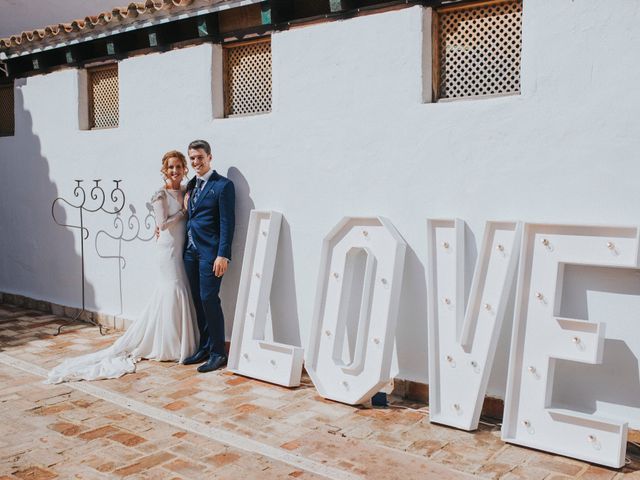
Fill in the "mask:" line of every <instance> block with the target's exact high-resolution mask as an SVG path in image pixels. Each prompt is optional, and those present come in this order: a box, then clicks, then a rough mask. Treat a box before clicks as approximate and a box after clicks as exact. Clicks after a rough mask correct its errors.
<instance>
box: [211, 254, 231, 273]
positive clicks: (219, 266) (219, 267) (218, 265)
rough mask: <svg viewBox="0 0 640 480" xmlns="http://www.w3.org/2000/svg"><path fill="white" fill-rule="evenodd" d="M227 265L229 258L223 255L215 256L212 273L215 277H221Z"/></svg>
mask: <svg viewBox="0 0 640 480" xmlns="http://www.w3.org/2000/svg"><path fill="white" fill-rule="evenodd" d="M228 266H229V260H228V259H226V258H224V257H218V258H216V260H215V262H213V274H214V275H215V276H216V277H221V276H222V275H224V272H226V271H227V267H228Z"/></svg>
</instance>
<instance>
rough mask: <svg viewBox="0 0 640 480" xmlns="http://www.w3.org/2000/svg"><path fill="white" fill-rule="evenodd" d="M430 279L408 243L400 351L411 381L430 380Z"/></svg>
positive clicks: (402, 365) (398, 332)
mask: <svg viewBox="0 0 640 480" xmlns="http://www.w3.org/2000/svg"><path fill="white" fill-rule="evenodd" d="M426 291H427V281H426V276H425V270H424V265H423V264H422V262H421V261H420V259H419V258H418V255H416V252H415V251H414V250H413V248H411V246H410V245H407V253H406V255H405V265H404V275H403V279H402V292H401V293H400V309H399V311H398V327H397V329H396V352H397V355H398V367H399V369H400V372H401V376H403V377H404V376H407V375H406V374H409V375H408V376H409V377H410V379H411V380H415V381H423V382H425V381H426V378H420V377H426V375H425V374H424V372H426V371H427V365H428V361H429V360H428V356H427V301H426V298H427V295H426Z"/></svg>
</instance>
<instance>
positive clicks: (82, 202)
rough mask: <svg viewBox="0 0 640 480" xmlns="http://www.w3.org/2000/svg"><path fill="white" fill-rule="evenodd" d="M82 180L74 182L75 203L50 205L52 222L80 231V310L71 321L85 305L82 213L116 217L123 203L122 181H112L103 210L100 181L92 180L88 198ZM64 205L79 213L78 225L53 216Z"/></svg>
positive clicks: (64, 201)
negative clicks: (58, 207) (104, 214)
mask: <svg viewBox="0 0 640 480" xmlns="http://www.w3.org/2000/svg"><path fill="white" fill-rule="evenodd" d="M83 181H84V180H75V182H76V186H75V188H74V189H73V196H74V197H75V199H76V203H74V202H72V201H69V200H67V199H65V198H62V197H58V198H56V199H55V200H54V201H53V203H52V204H51V217H52V218H53V221H54V222H56V223H57V224H58V225H60V226H62V227H69V228H76V229H78V230H80V265H81V273H82V284H81V286H82V310H80V312H78V314H77V315H76V316H75V317H73V321H75V320H77V319H78V318H80V316H81V315H82V314H83V313H84V312H85V311H86V305H85V273H84V242H85V240H87V239H88V238H89V230H88V229H87V228H86V227H85V226H84V213H85V212H87V213H96V212H98V211H102V212H104V213H107V214H110V215H118V214H119V213H120V212H121V211H122V209H123V208H124V203H125V195H124V192H123V191H122V190H121V189H120V182H121V181H122V180H113V182H114V183H115V187H113V190H111V193H110V194H109V199H110V203H112V204H113V205H112V206H111V208H112V210H109V209H107V208H105V204H106V203H107V195H106V194H105V191H104V189H103V188H102V187H101V186H100V182H101V181H102V180H93V182H94V183H95V185H93V186H92V187H91V189H90V190H89V196H88V197H87V191H86V190H85V188H84V187H83V186H82V185H81V184H82V182H83ZM59 202H62V203H65V204H66V205H68V206H69V207H71V208H75V209H77V210H78V211H79V213H80V223H79V225H73V224H70V223H63V222H60V221H58V219H57V218H56V214H55V207H56V205H57V204H58V203H59ZM87 320H88V321H89V322H90V323H91V324H93V325H95V326H97V327H98V328H99V329H100V334H101V335H104V333H103V331H102V325H100V324H99V323H98V322H95V321H94V320H93V319H91V317H89V318H88V319H87ZM63 326H64V325H60V326H59V327H58V331H57V332H56V333H55V335H59V334H60V332H61V331H62V327H63Z"/></svg>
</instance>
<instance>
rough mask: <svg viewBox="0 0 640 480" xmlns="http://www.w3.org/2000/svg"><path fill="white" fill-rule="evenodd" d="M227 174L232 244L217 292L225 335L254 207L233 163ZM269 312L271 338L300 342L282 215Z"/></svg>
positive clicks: (290, 251) (287, 236)
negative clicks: (232, 210)
mask: <svg viewBox="0 0 640 480" xmlns="http://www.w3.org/2000/svg"><path fill="white" fill-rule="evenodd" d="M227 177H228V178H229V179H230V180H231V181H232V182H233V184H234V186H235V191H236V230H235V234H234V237H233V245H232V255H233V259H232V262H231V264H230V266H229V270H228V272H227V273H226V274H225V279H224V281H223V282H222V288H221V293H220V296H221V298H222V308H223V310H224V316H225V332H226V336H227V338H231V332H232V328H233V319H234V314H235V309H236V302H237V297H238V288H239V284H240V273H241V270H242V261H243V258H244V248H245V243H246V241H247V231H248V227H249V216H250V214H251V210H253V209H254V208H255V203H254V202H253V200H252V198H251V189H250V187H249V183H248V182H247V179H246V178H245V176H244V175H243V174H242V173H241V172H240V170H238V169H237V168H236V167H231V168H229V170H228V171H227ZM270 313H271V328H272V332H273V340H274V341H276V342H280V343H286V344H288V345H295V346H300V345H301V339H300V325H299V322H298V302H297V295H296V287H295V273H294V268H293V246H292V244H291V227H290V225H289V222H287V219H286V218H285V217H284V216H283V219H282V224H281V226H280V238H279V241H278V250H277V253H276V263H275V268H274V272H273V283H272V288H271V297H270ZM267 328H268V326H267Z"/></svg>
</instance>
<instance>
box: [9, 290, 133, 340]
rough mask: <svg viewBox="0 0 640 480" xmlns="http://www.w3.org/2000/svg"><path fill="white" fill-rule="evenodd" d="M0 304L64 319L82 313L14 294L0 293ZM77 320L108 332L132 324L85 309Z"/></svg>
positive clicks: (125, 319)
mask: <svg viewBox="0 0 640 480" xmlns="http://www.w3.org/2000/svg"><path fill="white" fill-rule="evenodd" d="M0 303H7V304H9V305H15V306H17V307H24V308H28V309H30V310H38V311H39V312H45V313H51V314H53V315H57V316H59V317H65V318H75V317H76V316H77V315H78V314H79V313H80V312H82V309H81V308H78V307H68V306H66V305H59V304H57V303H53V302H49V301H47V300H36V299H33V298H31V297H26V296H24V295H18V294H15V293H4V292H0ZM78 320H82V321H84V322H91V321H93V322H95V323H97V324H99V325H102V326H103V327H105V328H107V329H109V330H116V331H118V330H126V329H127V328H129V326H130V325H131V323H132V320H131V319H129V318H124V317H121V316H119V315H111V314H108V313H102V312H94V311H91V310H86V309H85V311H84V312H82V314H81V315H80V316H79V317H78Z"/></svg>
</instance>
